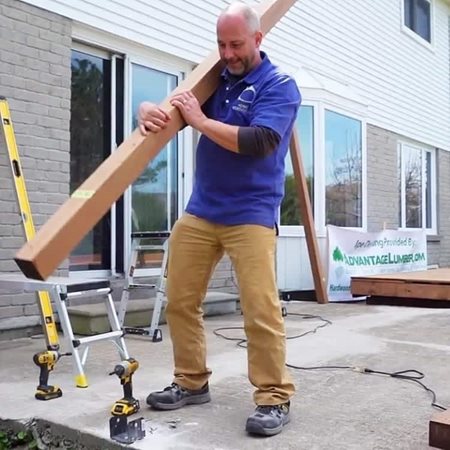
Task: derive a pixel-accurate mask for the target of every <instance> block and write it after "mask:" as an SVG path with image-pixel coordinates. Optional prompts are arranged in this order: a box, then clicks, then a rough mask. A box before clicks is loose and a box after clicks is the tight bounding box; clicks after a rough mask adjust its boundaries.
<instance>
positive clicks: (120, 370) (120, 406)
mask: <svg viewBox="0 0 450 450" xmlns="http://www.w3.org/2000/svg"><path fill="white" fill-rule="evenodd" d="M138 367H139V363H138V362H137V361H136V360H135V359H134V358H128V359H125V360H123V361H121V362H120V364H117V365H116V367H114V370H113V371H112V372H111V373H110V375H117V376H118V377H119V378H120V384H121V385H122V386H123V398H121V399H120V400H118V401H117V402H116V403H114V405H113V407H112V409H111V414H112V415H113V416H130V415H131V414H134V413H135V412H138V411H139V408H140V406H139V400H137V399H135V398H134V397H133V386H132V377H133V374H134V372H136V370H137V369H138Z"/></svg>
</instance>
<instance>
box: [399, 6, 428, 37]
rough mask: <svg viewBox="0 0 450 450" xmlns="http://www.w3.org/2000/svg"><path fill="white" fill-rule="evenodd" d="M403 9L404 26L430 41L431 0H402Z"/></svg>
mask: <svg viewBox="0 0 450 450" xmlns="http://www.w3.org/2000/svg"><path fill="white" fill-rule="evenodd" d="M403 10H404V23H405V26H406V27H408V28H409V29H410V30H412V31H414V32H415V33H416V34H418V35H419V36H420V37H421V38H423V39H425V40H426V41H428V42H431V1H430V0H403Z"/></svg>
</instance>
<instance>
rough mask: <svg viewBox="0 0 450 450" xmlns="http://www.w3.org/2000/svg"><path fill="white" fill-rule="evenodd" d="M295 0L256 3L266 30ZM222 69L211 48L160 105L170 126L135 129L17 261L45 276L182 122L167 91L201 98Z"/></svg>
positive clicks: (31, 275)
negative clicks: (146, 130) (144, 130)
mask: <svg viewBox="0 0 450 450" xmlns="http://www.w3.org/2000/svg"><path fill="white" fill-rule="evenodd" d="M295 2H296V0H266V1H264V2H263V3H261V4H260V5H258V7H257V8H258V12H259V14H260V19H261V29H262V31H263V33H264V34H265V33H267V32H268V31H269V30H270V29H271V28H272V27H273V26H274V25H275V24H276V23H277V22H278V21H279V20H280V19H281V17H283V15H284V14H285V13H286V12H287V11H288V10H289V8H290V7H291V6H292V5H293V4H294V3H295ZM222 69H223V66H222V63H221V61H220V58H219V55H218V52H217V50H215V51H213V52H212V53H211V54H210V55H209V56H208V57H207V58H206V59H205V60H204V61H203V62H202V63H201V64H199V65H198V66H197V67H196V68H195V70H194V71H193V72H192V73H191V74H190V75H189V76H188V77H187V78H186V80H185V81H184V82H182V83H181V84H180V86H179V87H178V88H177V89H175V91H174V92H173V93H172V94H171V95H170V96H169V97H168V98H166V99H165V100H164V101H163V102H162V103H161V105H160V107H161V108H162V109H164V110H165V111H167V112H168V114H169V115H170V117H171V120H170V121H169V125H168V127H167V128H166V129H165V130H163V131H161V132H159V133H150V134H149V135H148V136H146V137H144V136H142V135H141V134H140V133H139V130H134V132H133V133H132V134H131V136H130V137H128V138H127V139H126V140H125V141H124V142H123V143H122V144H121V145H120V146H119V147H118V148H117V150H116V151H114V153H113V154H112V155H111V156H110V157H108V158H107V159H106V160H105V161H104V162H103V163H102V164H101V165H100V166H99V167H98V168H97V170H96V171H95V172H94V173H93V174H92V175H91V176H90V177H89V178H88V179H87V180H86V181H85V182H84V183H83V184H82V185H81V186H80V187H79V188H78V189H77V190H76V191H75V192H74V193H73V194H72V195H71V197H70V198H69V199H68V200H67V201H66V202H65V203H64V204H63V205H62V206H61V207H60V208H59V209H58V210H57V211H56V213H55V214H54V215H53V216H52V217H51V218H50V219H49V220H48V221H47V222H46V223H45V224H44V225H43V226H42V227H41V229H40V230H39V231H38V233H37V234H36V236H35V237H34V239H32V240H31V241H30V242H28V243H27V244H25V245H24V246H23V247H22V248H21V249H20V250H19V251H18V253H17V254H16V257H15V261H16V263H17V264H18V266H19V267H20V269H21V270H22V272H23V273H24V274H25V275H26V276H27V277H29V278H35V279H39V280H44V279H46V278H47V277H48V276H50V275H51V274H52V273H53V272H54V271H55V270H56V269H57V267H58V265H59V264H60V263H61V262H62V261H63V260H64V259H65V258H66V257H67V256H68V255H69V254H70V252H71V251H72V250H73V249H74V248H75V247H76V246H77V244H78V243H79V242H80V241H81V240H82V239H83V237H84V236H85V235H86V234H87V233H88V231H89V230H91V229H92V228H93V227H94V226H95V224H96V223H97V222H98V221H99V220H100V219H101V218H102V217H103V215H104V214H106V212H107V211H108V210H109V208H110V207H111V205H112V204H113V203H114V202H115V201H116V200H117V199H118V198H119V197H120V196H121V195H122V193H123V192H124V191H125V190H126V189H127V187H128V186H130V185H131V184H132V183H133V181H134V180H136V179H137V178H138V176H139V175H140V174H141V173H142V171H143V170H144V169H145V168H146V167H147V165H148V163H149V162H150V161H152V160H153V159H154V158H155V157H156V156H157V154H158V153H159V152H160V151H161V149H162V148H163V147H164V146H165V145H166V144H167V143H168V142H169V141H170V139H172V137H173V136H174V135H175V134H176V133H177V132H178V131H179V130H180V129H181V128H182V127H183V126H184V123H183V120H182V117H181V115H180V114H179V112H178V110H177V108H175V107H172V106H171V105H170V97H172V95H173V94H175V93H176V92H178V91H181V90H186V89H190V90H192V91H193V93H194V95H195V96H196V97H197V99H198V101H199V102H200V103H201V104H203V103H204V102H205V101H206V100H207V99H208V98H209V97H210V96H211V94H212V93H213V92H214V91H215V90H216V88H217V86H218V84H219V79H220V73H221V71H222Z"/></svg>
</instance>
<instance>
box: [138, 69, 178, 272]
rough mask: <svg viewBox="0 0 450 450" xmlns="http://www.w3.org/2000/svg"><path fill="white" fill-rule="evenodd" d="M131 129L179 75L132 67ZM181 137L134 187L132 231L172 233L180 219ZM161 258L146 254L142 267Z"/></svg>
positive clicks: (154, 263) (174, 82)
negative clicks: (140, 112) (142, 111)
mask: <svg viewBox="0 0 450 450" xmlns="http://www.w3.org/2000/svg"><path fill="white" fill-rule="evenodd" d="M130 76H131V109H132V114H131V121H132V123H131V128H132V129H134V128H136V127H137V113H138V108H139V105H140V103H141V102H143V101H150V102H152V103H157V104H159V103H160V102H161V101H162V100H164V99H165V98H166V97H167V96H168V95H169V94H170V93H171V92H172V91H173V90H174V89H175V87H176V86H177V84H178V76H177V75H174V74H171V73H167V72H163V71H159V70H155V69H153V68H149V67H146V66H143V65H139V64H135V63H132V64H131V74H130ZM178 201H179V183H178V138H177V137H174V139H172V140H171V141H170V142H169V143H168V145H167V146H166V147H165V148H164V149H163V150H162V151H161V152H160V153H159V154H158V156H157V157H156V158H155V159H154V160H153V161H151V162H150V163H149V165H148V166H147V168H146V169H145V170H144V172H143V173H142V174H141V175H140V177H139V178H138V179H137V180H136V181H135V182H134V183H133V185H132V187H131V230H132V231H170V230H171V228H172V226H173V224H174V222H175V220H176V219H177V218H178ZM160 257H161V255H160V254H158V255H152V254H151V253H150V252H148V253H147V254H144V255H143V256H142V258H141V259H140V261H139V262H140V265H139V267H141V268H157V267H159V266H160Z"/></svg>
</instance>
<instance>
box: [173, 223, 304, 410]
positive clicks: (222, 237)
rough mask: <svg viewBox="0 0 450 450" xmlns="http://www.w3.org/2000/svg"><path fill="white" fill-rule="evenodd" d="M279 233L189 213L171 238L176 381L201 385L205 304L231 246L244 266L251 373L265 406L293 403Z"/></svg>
mask: <svg viewBox="0 0 450 450" xmlns="http://www.w3.org/2000/svg"><path fill="white" fill-rule="evenodd" d="M275 241H276V236H275V231H274V230H273V229H269V228H266V227H263V226H259V225H236V226H225V225H216V224H213V223H210V222H208V221H206V220H203V219H200V218H198V217H195V216H192V215H189V214H186V215H184V216H183V217H181V218H180V219H179V220H178V221H177V223H176V224H175V226H174V228H173V231H172V234H171V237H170V242H169V263H168V279H167V297H168V304H167V307H166V318H167V322H168V325H169V329H170V334H171V338H172V343H173V352H174V361H175V379H174V381H175V382H176V383H178V384H179V385H180V386H183V387H185V388H186V389H200V388H201V387H202V386H203V385H204V384H205V383H206V382H207V381H208V378H209V376H210V375H211V370H210V369H209V368H208V367H207V366H206V342H205V334H204V327H203V317H202V302H203V299H204V297H205V294H206V290H207V287H208V282H209V279H210V277H211V275H212V273H213V271H214V268H215V266H216V264H217V262H218V261H219V260H220V258H221V257H222V255H223V253H224V252H226V253H227V254H228V255H229V256H230V259H231V261H232V263H233V266H234V269H235V271H236V275H237V279H238V284H239V293H240V301H241V308H242V312H243V315H244V327H245V333H246V336H247V345H248V349H247V351H248V376H249V380H250V382H251V383H252V384H253V386H255V387H256V391H255V394H254V400H255V403H256V404H257V405H277V404H280V403H285V402H287V401H288V400H289V398H290V397H291V396H292V395H293V394H294V390H295V388H294V385H293V384H292V380H291V378H290V376H289V374H288V372H287V369H286V366H285V359H286V345H285V330H284V323H283V318H282V316H281V305H280V301H279V298H278V291H277V287H276V281H275V267H274V266H275V261H274V260H275Z"/></svg>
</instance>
